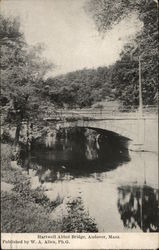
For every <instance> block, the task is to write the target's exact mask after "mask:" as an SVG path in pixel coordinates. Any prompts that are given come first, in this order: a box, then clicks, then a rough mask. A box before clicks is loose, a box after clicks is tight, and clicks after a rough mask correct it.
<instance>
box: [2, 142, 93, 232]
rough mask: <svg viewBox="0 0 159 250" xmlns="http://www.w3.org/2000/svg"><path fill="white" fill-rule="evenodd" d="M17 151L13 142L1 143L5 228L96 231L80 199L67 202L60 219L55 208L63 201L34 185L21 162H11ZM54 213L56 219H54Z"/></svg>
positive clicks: (40, 230) (33, 230) (35, 230)
mask: <svg viewBox="0 0 159 250" xmlns="http://www.w3.org/2000/svg"><path fill="white" fill-rule="evenodd" d="M14 152H15V148H14V147H13V146H11V145H9V144H2V145H1V182H2V190H1V231H2V232H5V233H7V232H8V233H13V232H14V233H18V232H19V233H20V232H21V233H25V232H27V233H31V232H41V233H48V232H97V228H96V225H95V223H94V221H93V220H92V219H91V218H90V217H89V214H88V213H86V212H84V208H83V204H82V202H81V201H80V200H72V201H71V202H68V204H65V205H66V207H67V208H69V209H68V213H67V216H65V217H64V218H62V219H61V220H58V216H56V210H57V208H58V207H60V206H61V205H63V204H62V201H60V199H57V200H55V201H54V202H51V201H50V200H49V199H48V198H47V197H46V196H45V195H44V191H43V190H42V189H40V188H36V189H31V183H30V177H29V175H27V173H26V172H25V171H23V170H22V168H21V167H20V166H19V167H18V166H15V165H13V164H12V163H13V160H14V158H15V153H14ZM4 187H5V188H4ZM54 213H55V216H54V218H55V219H52V216H51V215H52V214H54Z"/></svg>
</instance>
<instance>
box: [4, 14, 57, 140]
mask: <svg viewBox="0 0 159 250" xmlns="http://www.w3.org/2000/svg"><path fill="white" fill-rule="evenodd" d="M19 27H20V23H19V21H18V19H16V18H15V19H13V18H6V17H3V16H2V15H1V16H0V33H1V58H0V59H1V60H0V61H1V64H0V70H1V84H2V87H1V105H2V106H3V118H4V117H5V118H4V121H5V122H9V123H14V124H16V125H17V128H18V126H19V129H18V130H19V131H17V136H19V132H20V123H21V122H22V121H23V120H32V119H35V116H36V115H38V111H39V110H40V108H42V104H43V100H44V99H46V101H47V98H46V93H45V92H46V91H45V88H44V84H45V81H44V80H43V78H44V76H45V74H46V72H47V71H48V70H49V69H50V68H51V66H52V65H50V64H48V63H47V62H46V61H45V60H44V59H42V57H41V52H42V49H43V48H42V46H41V45H37V46H33V47H29V46H28V45H27V44H26V42H25V39H24V36H23V34H22V33H21V32H20V28H19ZM40 101H41V102H40ZM39 103H40V104H41V105H39ZM39 106H40V107H39ZM17 139H18V138H17Z"/></svg>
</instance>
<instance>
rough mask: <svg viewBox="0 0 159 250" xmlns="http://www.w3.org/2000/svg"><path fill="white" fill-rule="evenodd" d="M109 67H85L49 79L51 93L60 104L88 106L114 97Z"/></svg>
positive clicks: (52, 97)
mask: <svg viewBox="0 0 159 250" xmlns="http://www.w3.org/2000/svg"><path fill="white" fill-rule="evenodd" d="M109 74H110V71H109V69H108V68H107V67H99V68H98V69H97V70H95V69H83V70H78V71H75V72H71V73H68V74H66V75H61V76H57V77H55V78H49V79H47V82H46V84H47V85H48V88H49V95H50V98H51V100H52V102H53V103H55V104H56V105H58V106H68V107H72V106H79V107H86V106H90V105H92V104H93V103H96V102H98V101H100V100H102V99H105V98H106V97H107V98H108V99H111V98H113V97H114V94H113V91H112V89H111V85H110V84H109Z"/></svg>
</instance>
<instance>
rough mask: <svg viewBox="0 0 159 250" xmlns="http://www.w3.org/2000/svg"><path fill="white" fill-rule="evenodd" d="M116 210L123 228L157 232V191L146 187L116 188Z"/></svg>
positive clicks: (158, 227)
mask: <svg viewBox="0 0 159 250" xmlns="http://www.w3.org/2000/svg"><path fill="white" fill-rule="evenodd" d="M118 210H119V212H120V215H121V219H122V221H123V224H124V227H127V228H131V229H133V228H137V227H138V226H139V227H140V228H141V230H142V231H143V232H148V231H149V232H158V231H159V225H158V219H159V209H158V190H156V189H153V188H152V187H149V186H147V185H144V186H121V187H119V188H118Z"/></svg>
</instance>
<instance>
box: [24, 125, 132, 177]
mask: <svg viewBox="0 0 159 250" xmlns="http://www.w3.org/2000/svg"><path fill="white" fill-rule="evenodd" d="M127 143H128V139H127V138H124V137H121V136H119V135H118V134H115V133H112V132H110V131H104V130H100V129H97V130H93V129H89V128H87V129H86V128H71V129H61V130H59V131H57V132H56V133H55V131H53V132H50V133H48V134H46V135H45V136H43V137H41V138H39V139H37V140H35V141H34V142H33V143H32V147H31V152H30V157H29V158H30V159H29V161H30V164H31V165H32V167H33V166H35V165H36V164H38V165H40V166H41V167H42V168H40V169H39V170H38V171H39V173H38V174H39V175H42V174H43V172H45V171H46V170H47V169H50V171H51V174H50V181H54V180H56V179H63V177H64V176H65V175H66V174H71V175H72V176H73V177H80V176H89V175H90V174H92V173H95V172H96V173H98V172H103V171H110V170H113V169H115V168H116V167H117V166H119V165H121V164H123V163H124V162H128V161H129V160H130V158H129V153H128V150H127V148H126V146H127ZM21 155H22V159H23V161H24V162H25V163H27V162H28V156H26V155H25V153H24V151H23V152H22V154H21ZM25 165H27V164H25Z"/></svg>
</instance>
